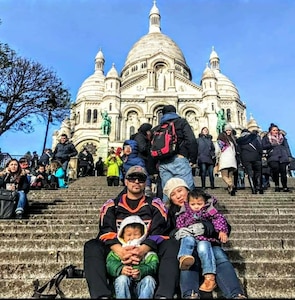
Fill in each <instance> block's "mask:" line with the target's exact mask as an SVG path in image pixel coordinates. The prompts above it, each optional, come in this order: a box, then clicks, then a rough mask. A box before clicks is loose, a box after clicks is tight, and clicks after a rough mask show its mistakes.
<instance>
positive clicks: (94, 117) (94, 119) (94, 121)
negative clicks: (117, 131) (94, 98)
mask: <svg viewBox="0 0 295 300" xmlns="http://www.w3.org/2000/svg"><path fill="white" fill-rule="evenodd" d="M93 123H97V109H95V110H94V111H93Z"/></svg>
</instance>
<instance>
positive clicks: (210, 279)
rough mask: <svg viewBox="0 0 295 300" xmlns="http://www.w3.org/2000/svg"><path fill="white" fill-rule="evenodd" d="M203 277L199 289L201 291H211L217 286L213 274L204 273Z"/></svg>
mask: <svg viewBox="0 0 295 300" xmlns="http://www.w3.org/2000/svg"><path fill="white" fill-rule="evenodd" d="M204 278H205V279H204V282H203V283H202V284H201V286H200V288H199V290H200V291H203V292H212V291H213V290H214V289H215V288H216V286H217V284H216V281H215V274H206V275H204Z"/></svg>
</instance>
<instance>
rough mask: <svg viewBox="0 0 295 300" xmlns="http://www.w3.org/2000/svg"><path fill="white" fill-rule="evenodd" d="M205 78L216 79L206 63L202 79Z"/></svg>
mask: <svg viewBox="0 0 295 300" xmlns="http://www.w3.org/2000/svg"><path fill="white" fill-rule="evenodd" d="M206 78H215V79H216V76H215V73H214V72H213V70H211V69H210V68H209V66H208V63H207V64H206V68H205V70H204V72H203V75H202V80H203V79H206Z"/></svg>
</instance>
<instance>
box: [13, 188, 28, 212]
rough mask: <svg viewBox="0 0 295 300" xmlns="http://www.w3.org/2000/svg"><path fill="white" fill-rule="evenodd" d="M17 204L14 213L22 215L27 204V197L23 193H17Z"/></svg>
mask: <svg viewBox="0 0 295 300" xmlns="http://www.w3.org/2000/svg"><path fill="white" fill-rule="evenodd" d="M17 193H18V202H17V206H16V210H15V213H23V212H24V210H25V207H26V204H27V195H26V193H25V192H24V191H17Z"/></svg>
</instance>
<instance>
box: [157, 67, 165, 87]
mask: <svg viewBox="0 0 295 300" xmlns="http://www.w3.org/2000/svg"><path fill="white" fill-rule="evenodd" d="M165 81H166V78H165V73H164V72H163V69H160V70H159V71H158V73H157V82H158V84H157V85H158V90H159V91H164V90H165V83H166V82H165Z"/></svg>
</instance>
